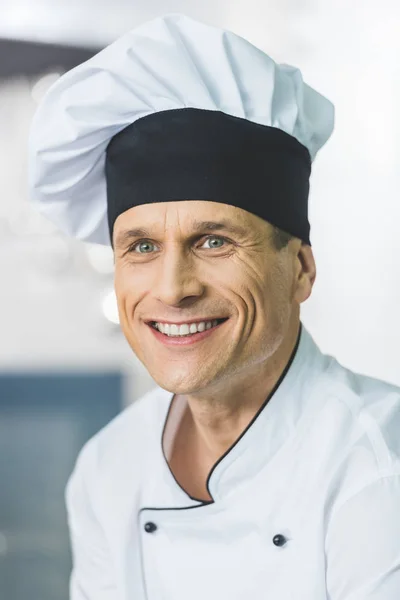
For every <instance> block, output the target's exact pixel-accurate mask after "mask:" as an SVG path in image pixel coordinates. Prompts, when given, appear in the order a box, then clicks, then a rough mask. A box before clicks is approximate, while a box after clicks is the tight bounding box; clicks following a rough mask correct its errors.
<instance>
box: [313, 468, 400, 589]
mask: <svg viewBox="0 0 400 600" xmlns="http://www.w3.org/2000/svg"><path fill="white" fill-rule="evenodd" d="M325 550H326V585H327V591H328V600H399V599H400V472H399V473H398V474H393V473H392V474H390V475H387V476H382V477H381V478H380V479H378V480H375V481H374V482H372V483H370V484H368V485H367V486H365V487H363V488H362V490H361V491H359V492H358V493H356V494H355V495H353V496H351V497H350V498H349V499H348V500H347V501H345V502H344V504H343V505H342V506H341V507H340V508H339V509H338V510H337V512H336V513H335V514H334V515H333V517H332V520H331V523H330V525H329V528H328V531H327V536H326V545H325Z"/></svg>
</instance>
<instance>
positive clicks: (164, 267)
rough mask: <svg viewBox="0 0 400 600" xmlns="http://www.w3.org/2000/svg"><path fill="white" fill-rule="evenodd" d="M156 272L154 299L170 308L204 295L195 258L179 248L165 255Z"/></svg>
mask: <svg viewBox="0 0 400 600" xmlns="http://www.w3.org/2000/svg"><path fill="white" fill-rule="evenodd" d="M158 267H159V268H158V269H157V270H156V274H155V278H154V282H153V286H152V291H153V295H154V297H155V298H156V299H157V300H159V301H160V302H163V303H164V304H166V305H169V306H177V305H180V304H181V303H182V301H183V300H185V299H187V298H192V299H195V298H198V297H200V296H202V295H203V293H204V283H202V281H201V279H200V277H199V274H198V269H197V268H196V264H195V261H194V258H193V257H192V256H190V255H187V254H186V255H185V254H184V252H183V251H182V250H179V249H178V248H174V249H171V250H170V251H168V252H166V253H165V256H164V257H163V260H162V261H160V262H159V265H158Z"/></svg>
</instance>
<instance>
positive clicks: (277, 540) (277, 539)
mask: <svg viewBox="0 0 400 600" xmlns="http://www.w3.org/2000/svg"><path fill="white" fill-rule="evenodd" d="M272 541H273V542H274V544H275V546H284V545H285V544H286V542H287V539H286V538H285V536H284V535H282V534H281V533H278V534H277V535H275V536H274V538H273V540H272Z"/></svg>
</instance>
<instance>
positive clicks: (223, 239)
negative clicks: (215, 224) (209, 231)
mask: <svg viewBox="0 0 400 600" xmlns="http://www.w3.org/2000/svg"><path fill="white" fill-rule="evenodd" d="M210 239H215V240H222V241H225V238H223V237H221V236H220V235H209V236H208V237H207V239H206V240H205V242H208V241H209V240H210ZM205 242H204V243H205ZM213 248H221V246H213Z"/></svg>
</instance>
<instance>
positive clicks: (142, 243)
mask: <svg viewBox="0 0 400 600" xmlns="http://www.w3.org/2000/svg"><path fill="white" fill-rule="evenodd" d="M210 240H222V241H223V242H227V241H229V240H227V238H225V237H222V236H220V235H209V236H207V238H206V239H205V241H204V244H205V243H206V242H208V241H210ZM141 246H154V244H153V242H150V241H149V240H142V241H140V242H135V243H134V244H132V245H131V246H129V248H128V253H129V252H136V248H140V247H141ZM213 248H216V249H218V248H221V245H219V246H215V245H212V246H211V247H210V248H209V249H210V250H212V249H213ZM136 253H137V254H149V252H147V251H146V250H145V251H144V252H141V251H140V250H138V251H137V252H136Z"/></svg>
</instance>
